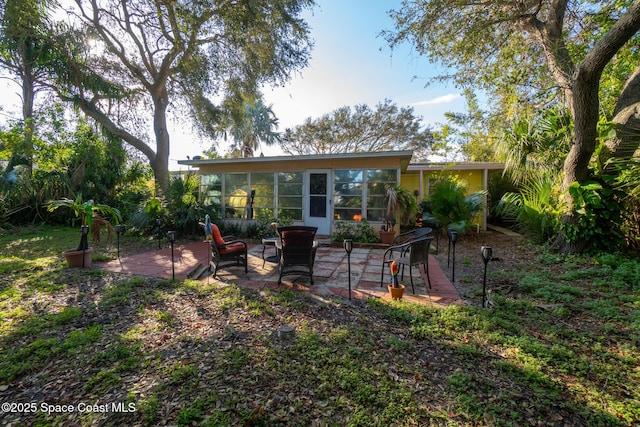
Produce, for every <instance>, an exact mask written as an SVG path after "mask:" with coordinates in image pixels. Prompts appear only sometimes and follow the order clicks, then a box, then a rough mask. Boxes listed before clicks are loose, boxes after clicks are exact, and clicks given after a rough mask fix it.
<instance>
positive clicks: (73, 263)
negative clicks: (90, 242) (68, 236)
mask: <svg viewBox="0 0 640 427" xmlns="http://www.w3.org/2000/svg"><path fill="white" fill-rule="evenodd" d="M92 252H93V248H87V249H85V250H84V251H77V250H75V249H72V250H69V251H64V252H63V253H62V255H64V257H65V258H66V260H67V265H68V266H69V268H82V265H83V264H82V256H83V255H84V268H91V253H92Z"/></svg>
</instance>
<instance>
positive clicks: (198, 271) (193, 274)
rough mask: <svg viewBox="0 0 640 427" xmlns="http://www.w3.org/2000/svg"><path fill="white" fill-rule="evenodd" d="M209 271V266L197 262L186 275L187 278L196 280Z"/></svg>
mask: <svg viewBox="0 0 640 427" xmlns="http://www.w3.org/2000/svg"><path fill="white" fill-rule="evenodd" d="M208 272H209V268H208V267H207V266H206V265H202V264H198V265H197V266H196V267H195V268H194V269H193V270H191V271H190V272H189V273H188V274H187V277H188V278H189V279H194V280H198V279H200V278H201V277H203V276H204V275H205V274H206V273H208Z"/></svg>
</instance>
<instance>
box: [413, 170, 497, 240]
mask: <svg viewBox="0 0 640 427" xmlns="http://www.w3.org/2000/svg"><path fill="white" fill-rule="evenodd" d="M466 193H467V188H466V186H465V185H464V184H463V183H461V182H459V181H457V180H456V179H454V178H453V177H449V176H445V177H444V178H443V179H441V180H440V181H438V182H437V183H436V184H435V186H434V190H433V193H432V194H431V197H430V198H429V199H428V200H425V201H423V202H422V203H421V204H420V207H421V208H422V211H423V212H424V214H425V215H424V218H425V220H427V221H434V220H438V221H439V222H440V223H441V224H443V225H444V226H445V227H447V228H455V229H456V230H457V231H458V232H460V233H462V232H464V231H465V230H466V229H467V228H468V226H469V225H470V224H471V221H472V219H473V217H474V216H475V215H476V214H477V213H478V212H479V211H480V209H481V208H482V204H483V199H484V194H485V193H484V192H477V193H473V194H470V195H468V196H467V195H466Z"/></svg>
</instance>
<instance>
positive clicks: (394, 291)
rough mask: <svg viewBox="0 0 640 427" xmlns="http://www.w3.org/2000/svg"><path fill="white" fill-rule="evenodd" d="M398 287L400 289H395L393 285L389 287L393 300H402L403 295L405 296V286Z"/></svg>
mask: <svg viewBox="0 0 640 427" xmlns="http://www.w3.org/2000/svg"><path fill="white" fill-rule="evenodd" d="M398 286H399V288H394V287H393V285H387V289H389V294H390V295H391V299H402V295H403V294H404V285H402V284H400V285H398Z"/></svg>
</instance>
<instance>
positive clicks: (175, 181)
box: [166, 173, 208, 239]
mask: <svg viewBox="0 0 640 427" xmlns="http://www.w3.org/2000/svg"><path fill="white" fill-rule="evenodd" d="M199 190H200V177H199V176H198V175H196V174H194V173H188V174H186V175H184V176H176V177H173V178H171V183H170V184H169V189H168V190H167V194H166V200H167V216H168V218H167V219H168V220H169V222H170V223H172V225H173V226H174V229H176V230H178V231H182V232H185V233H191V235H192V236H193V238H194V239H195V236H196V232H197V229H198V227H199V224H198V222H199V221H201V220H202V219H203V218H204V216H205V215H206V214H207V213H208V211H207V210H206V209H205V208H204V207H203V206H202V205H201V204H200V203H199V202H198V192H199Z"/></svg>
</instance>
